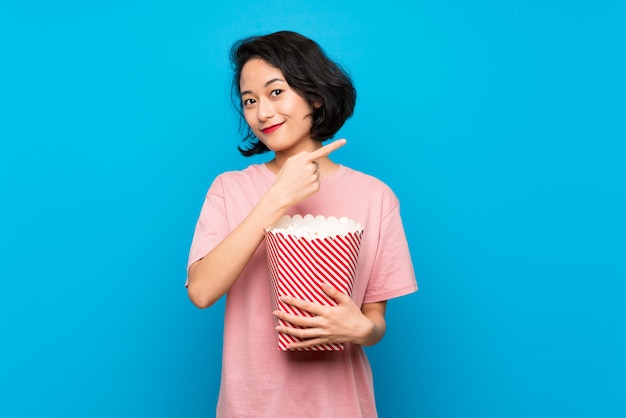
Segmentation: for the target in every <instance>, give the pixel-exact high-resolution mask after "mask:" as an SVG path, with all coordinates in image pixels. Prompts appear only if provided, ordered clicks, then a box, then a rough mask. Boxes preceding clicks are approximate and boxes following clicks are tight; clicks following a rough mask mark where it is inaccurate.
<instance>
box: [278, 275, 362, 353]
mask: <svg viewBox="0 0 626 418" xmlns="http://www.w3.org/2000/svg"><path fill="white" fill-rule="evenodd" d="M322 290H323V291H324V293H326V294H327V295H328V296H330V297H331V298H333V299H334V300H335V301H336V302H337V306H324V305H320V304H318V303H314V302H308V301H304V300H301V299H297V298H294V297H291V296H282V297H281V298H280V300H281V301H282V302H283V303H287V304H289V305H292V306H295V307H296V308H299V309H301V310H303V311H307V312H309V313H311V314H313V315H314V316H313V317H306V316H298V315H293V314H289V313H286V312H283V311H278V310H277V311H274V312H273V313H274V315H275V316H276V317H277V318H279V319H282V320H283V321H287V322H289V323H291V324H293V325H294V326H299V327H304V328H302V329H301V328H292V327H287V326H278V327H276V331H278V332H282V333H285V334H288V335H292V336H294V337H298V338H300V339H303V341H301V342H298V343H292V344H290V345H289V346H288V348H289V349H292V350H293V349H299V348H306V347H311V346H313V345H317V344H325V343H344V342H352V343H356V344H361V343H362V342H364V341H368V340H369V339H370V335H371V333H372V331H373V329H374V323H373V322H372V321H371V320H370V319H369V318H368V317H366V316H365V315H364V314H363V313H362V312H361V309H359V307H358V306H356V304H355V303H354V301H353V300H352V299H351V298H350V296H348V295H346V294H344V293H341V292H340V291H338V290H337V289H335V288H333V287H332V286H329V285H327V284H324V285H323V286H322Z"/></svg>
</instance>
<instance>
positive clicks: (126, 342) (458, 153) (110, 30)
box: [0, 0, 626, 418]
mask: <svg viewBox="0 0 626 418" xmlns="http://www.w3.org/2000/svg"><path fill="white" fill-rule="evenodd" d="M11 3H12V4H11ZM11 3H9V2H4V3H3V4H2V5H1V6H0V57H1V58H0V59H1V62H2V63H1V65H0V181H1V196H2V197H1V202H2V203H1V208H0V210H1V216H0V257H1V258H0V260H1V261H0V321H1V322H0V327H1V328H0V332H1V333H0V338H1V344H0V355H1V356H0V415H1V416H3V417H52V416H62V417H143V416H151V417H207V416H212V415H213V410H214V404H215V402H216V398H217V391H218V384H219V369H220V349H221V320H222V308H223V305H222V302H220V303H219V304H218V305H217V306H216V307H214V308H211V309H209V310H204V311H201V310H198V309H196V308H194V307H193V306H192V304H191V303H190V302H189V301H188V299H187V296H186V292H185V289H184V287H183V284H184V280H185V265H186V258H187V251H188V248H189V244H190V241H191V237H192V233H193V228H194V226H195V222H196V219H197V216H198V213H199V210H200V206H201V204H202V201H203V198H204V194H205V192H206V189H207V188H208V186H209V184H210V182H211V181H212V179H213V178H214V177H215V176H216V175H217V174H219V173H220V172H222V171H225V170H231V169H240V168H243V167H244V166H246V165H247V164H249V163H251V162H256V161H262V159H252V160H249V159H244V158H243V157H241V156H239V155H238V152H237V150H236V146H237V144H238V141H239V137H238V135H237V120H236V117H235V114H234V111H233V109H232V108H231V106H230V102H229V96H228V92H229V90H228V89H229V81H230V72H229V63H228V59H227V52H228V48H229V46H230V45H231V44H232V42H234V41H235V40H237V39H239V38H241V37H243V36H247V35H252V34H260V33H266V32H269V31H275V30H280V29H290V30H296V31H299V32H301V33H303V34H305V35H307V36H310V37H312V38H313V39H315V40H317V41H318V42H319V43H320V44H321V45H322V46H323V47H324V48H325V50H326V51H327V52H328V54H329V55H330V56H331V57H333V58H335V59H337V60H338V61H339V62H341V63H342V64H343V65H344V66H345V67H346V69H347V70H348V71H349V72H350V73H351V74H352V76H353V78H354V81H355V84H356V86H357V89H358V93H359V99H358V103H357V108H356V113H355V115H354V117H353V118H352V119H351V120H350V121H349V122H348V123H347V124H346V125H345V127H344V128H343V129H342V131H341V132H340V135H339V136H344V137H346V138H348V140H349V142H348V145H347V146H345V147H344V148H342V149H341V150H339V151H337V152H336V153H335V154H334V157H335V160H336V161H338V162H340V163H342V164H345V165H348V166H351V167H353V168H356V169H359V170H362V171H365V172H368V173H371V174H373V175H375V176H377V177H379V178H380V179H382V180H384V181H385V182H387V183H388V184H389V185H390V186H391V187H392V188H393V189H394V191H395V192H396V194H397V195H398V197H399V198H400V200H401V202H402V206H401V207H402V213H403V217H404V219H405V226H406V231H407V235H408V239H409V243H410V247H411V252H412V255H413V260H414V264H415V270H416V274H417V276H418V281H419V284H420V291H419V292H418V293H417V294H414V295H411V296H406V297H403V298H399V299H397V300H394V301H392V302H390V304H389V309H388V333H387V336H386V337H385V339H384V340H383V342H381V343H380V344H379V345H377V346H375V347H373V348H370V349H368V352H369V355H370V359H371V361H372V363H373V368H374V372H375V376H376V389H377V396H378V403H379V409H380V415H381V417H413V416H415V417H429V418H430V417H432V418H457V417H480V418H490V417H493V418H496V417H498V418H500V417H530V416H532V417H554V416H564V417H592V416H594V417H626V403H625V401H624V395H625V394H626V349H625V347H626V328H625V325H624V320H625V318H626V307H625V303H624V300H625V296H626V284H625V279H626V265H625V261H624V260H625V253H626V220H625V219H626V218H625V216H624V213H625V212H626V192H625V188H624V179H626V168H625V166H626V164H624V161H625V157H626V145H625V139H626V122H625V121H626V118H625V116H626V113H625V111H626V106H625V102H624V96H625V94H626V88H625V87H626V86H625V77H624V74H625V73H626V47H625V45H626V42H625V40H626V30H625V29H624V19H625V17H626V13H625V12H626V8H625V7H624V6H623V4H624V3H622V2H618V1H597V2H585V1H550V0H548V1H477V2H465V1H458V0H443V1H431V0H424V1H415V2H408V1H406V2H395V1H386V2H381V3H365V4H362V3H361V2H357V1H343V2H337V1H334V0H317V1H314V2H297V1H293V0H266V1H262V0H257V1H247V0H243V1H236V2H220V3H215V2H211V1H197V0H180V1H176V2H165V1H106V2H104V1H92V2H79V1H65V2H38V1H28V0H26V1H21V2H11Z"/></svg>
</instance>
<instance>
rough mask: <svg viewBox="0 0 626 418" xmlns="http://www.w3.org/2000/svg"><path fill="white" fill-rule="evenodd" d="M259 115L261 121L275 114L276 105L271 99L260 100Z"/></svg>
mask: <svg viewBox="0 0 626 418" xmlns="http://www.w3.org/2000/svg"><path fill="white" fill-rule="evenodd" d="M257 115H258V118H259V120H260V121H265V120H267V119H269V118H271V117H272V116H274V107H273V106H272V104H271V103H270V102H269V100H265V99H262V100H259V104H258V107H257Z"/></svg>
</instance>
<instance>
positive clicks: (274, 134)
mask: <svg viewBox="0 0 626 418" xmlns="http://www.w3.org/2000/svg"><path fill="white" fill-rule="evenodd" d="M239 86H240V91H241V100H242V104H243V112H244V118H245V119H246V122H247V123H248V125H249V126H250V128H251V129H252V131H253V132H254V133H255V135H256V136H257V138H258V139H259V140H260V141H263V143H264V144H265V145H266V146H267V147H268V148H269V149H270V150H271V151H273V152H274V159H273V160H272V161H270V162H268V163H267V167H268V168H269V169H270V170H271V171H272V172H274V173H275V174H276V178H275V180H274V183H273V184H272V186H271V187H270V188H269V190H268V191H267V193H266V194H265V195H264V196H263V197H262V198H261V200H260V201H259V202H258V204H257V205H256V206H255V207H254V208H253V209H252V211H251V212H250V214H249V215H248V216H247V217H246V218H245V219H244V220H243V222H241V224H239V225H238V226H237V227H236V228H235V229H234V230H233V231H232V232H231V233H230V234H229V235H228V236H227V237H226V238H224V240H223V241H222V242H221V243H219V244H218V245H217V246H216V247H215V248H214V249H213V250H212V251H210V252H209V253H208V254H207V255H206V256H205V257H204V258H202V259H201V260H199V261H197V262H195V263H194V264H192V265H191V266H190V268H189V275H188V277H189V283H188V295H189V298H190V299H191V301H192V302H193V303H194V304H195V305H196V306H198V307H200V308H206V307H209V306H211V305H213V304H214V303H215V302H216V301H217V300H219V299H220V298H221V297H222V296H223V295H224V294H225V293H226V292H227V291H228V289H230V287H231V286H232V285H233V283H234V282H235V281H236V280H237V278H238V277H239V275H240V274H241V272H242V271H243V269H244V268H245V266H246V264H247V263H248V261H249V260H250V258H251V257H252V255H253V254H254V252H255V251H256V249H257V247H258V246H259V244H260V243H261V242H262V241H263V239H264V237H265V228H266V227H267V226H269V225H272V224H274V223H275V222H277V221H278V220H279V219H280V218H281V217H282V216H283V215H284V214H285V213H286V212H287V210H288V209H289V208H290V207H291V206H293V205H295V204H297V203H299V202H301V201H303V200H305V199H306V198H307V197H309V196H311V195H312V194H314V193H316V192H317V191H318V190H319V188H320V181H321V180H322V179H323V178H324V177H327V176H329V175H330V174H332V173H333V172H335V171H336V170H337V169H338V167H339V166H338V165H337V164H336V163H334V162H333V161H331V160H330V158H328V156H329V155H330V154H331V153H332V152H333V151H335V150H337V149H338V148H340V147H342V146H344V145H345V143H346V140H345V139H339V140H336V141H334V142H331V143H329V144H327V145H325V146H322V144H321V143H320V142H319V141H315V140H314V139H312V138H311V135H310V130H311V117H310V114H311V112H312V110H313V106H315V104H313V105H311V104H309V103H308V102H307V101H306V100H305V99H304V98H302V97H301V96H299V95H298V94H297V93H295V92H294V91H293V90H292V89H291V88H290V86H289V85H288V84H287V82H286V81H285V77H284V75H283V74H282V72H281V71H280V70H279V69H278V68H275V67H272V66H271V65H269V64H267V63H266V62H265V61H263V60H261V59H251V60H249V61H248V62H247V63H246V64H245V65H244V66H243V68H242V72H241V77H240V80H239ZM323 290H324V292H325V293H326V294H327V295H328V296H330V297H332V298H333V299H334V300H335V301H336V302H337V306H322V305H319V304H316V303H312V302H308V301H304V300H300V299H296V298H293V297H287V296H285V297H283V298H282V301H283V302H284V303H288V304H290V305H293V306H295V307H297V308H300V309H302V310H305V311H308V312H310V313H312V314H313V315H314V316H313V317H301V316H295V315H291V314H288V313H285V312H281V311H275V312H274V315H275V316H276V317H278V318H280V319H283V320H285V321H287V322H289V323H291V324H293V325H295V326H302V327H305V329H298V328H291V327H277V328H276V330H277V331H280V332H284V333H286V334H291V335H293V336H296V337H298V338H303V339H305V340H304V341H302V342H299V343H293V344H291V345H290V346H289V348H291V349H298V348H306V347H310V346H313V345H316V344H320V343H345V342H350V343H354V344H360V345H373V344H376V343H377V342H378V341H380V340H381V339H382V337H383V335H384V333H385V328H386V323H385V308H386V301H382V302H375V303H366V304H363V306H362V307H361V308H359V307H358V306H356V304H355V303H354V302H353V301H352V299H351V298H350V297H349V296H347V295H345V294H343V293H341V292H339V291H337V290H336V289H334V288H332V287H330V286H327V285H326V286H324V287H323Z"/></svg>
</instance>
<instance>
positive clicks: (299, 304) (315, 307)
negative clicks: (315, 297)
mask: <svg viewBox="0 0 626 418" xmlns="http://www.w3.org/2000/svg"><path fill="white" fill-rule="evenodd" d="M280 301H281V302H283V303H286V304H289V305H291V306H295V307H296V308H298V309H301V310H303V311H307V312H309V313H311V314H313V315H321V314H322V311H321V309H320V308H321V305H319V304H317V303H313V302H309V301H306V300H302V299H298V298H294V297H293V296H281V297H280Z"/></svg>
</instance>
